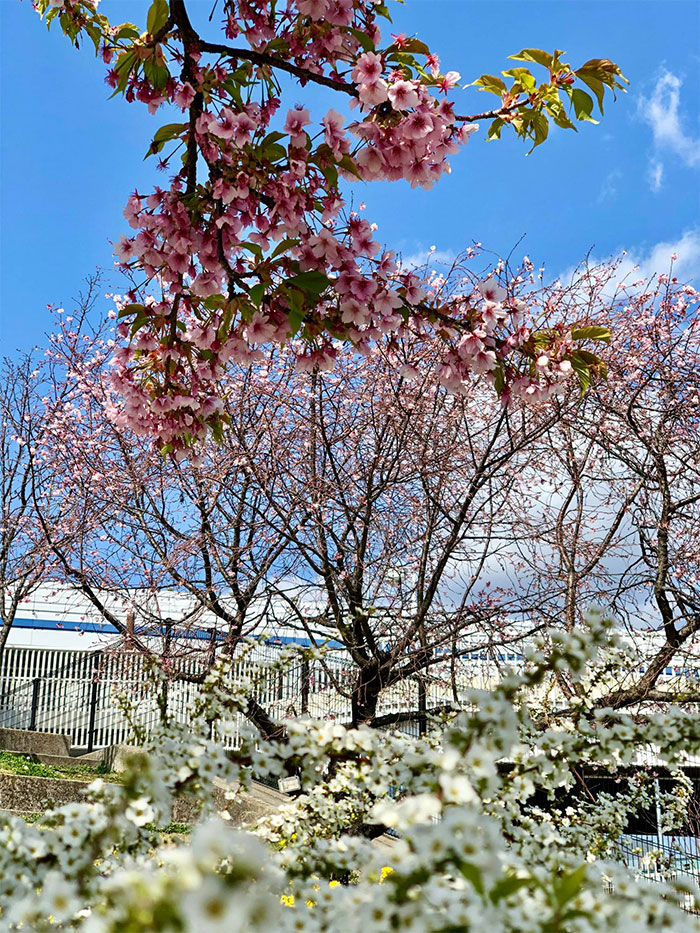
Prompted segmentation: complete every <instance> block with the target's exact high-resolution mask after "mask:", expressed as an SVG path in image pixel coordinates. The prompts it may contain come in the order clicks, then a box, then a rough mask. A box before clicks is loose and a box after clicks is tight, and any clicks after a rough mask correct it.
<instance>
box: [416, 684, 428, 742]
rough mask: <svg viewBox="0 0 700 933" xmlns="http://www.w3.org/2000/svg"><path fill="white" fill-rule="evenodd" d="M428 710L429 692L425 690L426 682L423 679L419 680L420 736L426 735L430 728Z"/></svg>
mask: <svg viewBox="0 0 700 933" xmlns="http://www.w3.org/2000/svg"><path fill="white" fill-rule="evenodd" d="M427 708H428V704H427V691H426V689H425V680H424V679H423V678H422V677H419V678H418V734H419V735H425V733H426V730H427V728H428V717H427V715H426V711H427Z"/></svg>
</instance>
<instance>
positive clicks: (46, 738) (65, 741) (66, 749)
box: [0, 728, 70, 760]
mask: <svg viewBox="0 0 700 933" xmlns="http://www.w3.org/2000/svg"><path fill="white" fill-rule="evenodd" d="M0 749H2V750H3V751H7V752H19V753H20V754H23V755H36V756H37V757H39V758H40V756H41V755H65V756H66V757H69V756H70V736H67V735H62V734H61V733H58V732H30V731H29V730H28V729H4V728H0ZM40 760H41V759H40Z"/></svg>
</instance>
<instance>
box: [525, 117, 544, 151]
mask: <svg viewBox="0 0 700 933" xmlns="http://www.w3.org/2000/svg"><path fill="white" fill-rule="evenodd" d="M530 127H531V134H530V135H531V138H532V139H533V140H534V141H533V144H532V149H531V150H530V152H532V151H533V149H536V148H537V146H541V145H542V143H543V142H544V141H545V139H546V138H547V136H548V135H549V122H548V120H547V117H545V115H544V114H543V113H537V112H536V111H534V112H533V113H532V116H531V118H530ZM528 155H529V153H528Z"/></svg>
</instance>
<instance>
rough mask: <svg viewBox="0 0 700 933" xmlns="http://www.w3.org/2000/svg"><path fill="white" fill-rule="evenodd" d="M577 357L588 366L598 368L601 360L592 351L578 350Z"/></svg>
mask: <svg viewBox="0 0 700 933" xmlns="http://www.w3.org/2000/svg"><path fill="white" fill-rule="evenodd" d="M576 356H578V358H579V359H580V360H582V361H583V362H584V363H586V364H587V365H588V366H598V365H599V364H600V359H599V358H598V357H597V356H596V355H595V353H591V351H590V350H576Z"/></svg>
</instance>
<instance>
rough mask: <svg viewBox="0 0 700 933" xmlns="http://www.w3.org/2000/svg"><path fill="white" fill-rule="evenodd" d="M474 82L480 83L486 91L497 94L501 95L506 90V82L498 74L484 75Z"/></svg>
mask: <svg viewBox="0 0 700 933" xmlns="http://www.w3.org/2000/svg"><path fill="white" fill-rule="evenodd" d="M472 83H473V84H476V85H479V86H480V87H481V88H482V89H483V90H484V91H489V93H491V94H497V95H498V96H499V97H500V96H501V95H502V94H503V93H504V92H505V91H506V82H505V81H504V80H503V79H502V78H499V77H498V76H497V75H482V76H481V77H480V78H477V79H476V81H474V82H472Z"/></svg>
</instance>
